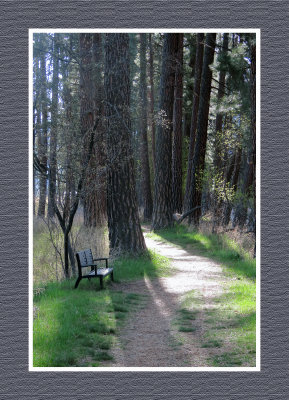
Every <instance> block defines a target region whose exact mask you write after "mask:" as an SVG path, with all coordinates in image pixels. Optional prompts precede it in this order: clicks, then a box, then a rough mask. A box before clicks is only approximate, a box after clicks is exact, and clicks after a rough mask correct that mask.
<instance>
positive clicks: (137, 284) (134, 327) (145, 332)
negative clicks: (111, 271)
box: [107, 237, 226, 367]
mask: <svg viewBox="0 0 289 400" xmlns="http://www.w3.org/2000/svg"><path fill="white" fill-rule="evenodd" d="M145 240H146V244H147V247H148V248H150V249H153V250H155V251H156V252H158V253H159V254H161V255H164V256H166V257H168V258H170V259H171V261H172V267H173V268H174V273H173V274H172V275H171V276H169V277H164V278H157V279H147V278H145V279H143V280H139V281H132V282H126V283H120V284H115V289H116V290H121V291H123V292H126V293H138V294H142V295H146V296H147V302H146V304H145V307H144V308H143V309H141V310H139V311H137V312H135V313H133V314H132V316H131V318H130V319H129V320H128V323H127V324H126V325H125V327H124V328H123V329H122V331H121V334H120V337H119V340H118V342H117V343H116V344H115V346H114V348H113V349H112V354H113V357H114V361H112V362H110V363H108V364H107V366H109V367H190V366H191V367H201V366H202V367H204V366H207V358H208V351H209V349H206V348H202V347H201V337H202V335H203V333H204V330H205V327H204V311H203V310H205V309H208V308H210V307H212V305H213V298H214V297H215V296H219V295H220V294H221V293H222V287H223V283H224V282H225V281H226V278H225V276H224V275H223V273H222V268H221V267H220V265H219V264H217V263H215V262H213V261H212V260H210V259H208V258H205V257H201V256H196V255H192V254H191V253H189V252H188V251H186V250H184V249H182V248H180V247H178V246H175V245H172V244H169V243H167V242H165V241H155V240H152V239H150V238H148V237H146V238H145ZM193 290H194V291H196V292H195V295H197V296H198V299H199V303H198V311H199V312H198V313H197V317H196V319H195V320H194V321H192V324H193V326H194V327H195V328H196V330H195V331H194V332H189V333H184V332H179V331H178V329H177V326H176V325H175V324H174V323H173V321H174V320H175V319H176V317H177V311H178V309H180V307H181V303H182V300H183V299H184V295H185V294H186V293H188V292H191V291H193Z"/></svg>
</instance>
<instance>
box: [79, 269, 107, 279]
mask: <svg viewBox="0 0 289 400" xmlns="http://www.w3.org/2000/svg"><path fill="white" fill-rule="evenodd" d="M112 271H113V268H97V274H96V275H95V271H91V272H90V273H89V274H87V275H82V278H86V277H89V278H92V277H97V276H107V275H109V274H111V273H112Z"/></svg>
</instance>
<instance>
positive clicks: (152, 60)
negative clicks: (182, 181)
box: [149, 33, 156, 172]
mask: <svg viewBox="0 0 289 400" xmlns="http://www.w3.org/2000/svg"><path fill="white" fill-rule="evenodd" d="M149 51H150V70H149V73H150V114H151V115H150V118H151V129H152V165H153V172H154V171H155V160H156V151H155V146H156V143H155V141H156V140H155V136H156V124H155V111H154V110H155V94H154V88H155V86H154V51H153V43H152V34H151V33H150V34H149Z"/></svg>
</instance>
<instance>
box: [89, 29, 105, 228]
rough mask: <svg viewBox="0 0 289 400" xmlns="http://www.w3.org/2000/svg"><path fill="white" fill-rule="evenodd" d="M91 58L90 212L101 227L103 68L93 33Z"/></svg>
mask: <svg viewBox="0 0 289 400" xmlns="http://www.w3.org/2000/svg"><path fill="white" fill-rule="evenodd" d="M92 46H93V47H92V56H93V67H94V75H93V82H94V95H93V97H94V120H96V119H98V118H99V123H98V127H97V132H96V135H95V146H94V154H93V157H92V160H91V162H92V163H93V164H94V165H93V169H94V173H93V176H94V179H95V183H94V184H95V196H92V198H91V202H92V204H91V205H90V210H91V211H92V210H93V215H92V216H91V217H92V218H91V219H92V221H91V222H92V224H93V225H94V226H103V225H105V224H106V223H107V198H106V181H107V171H106V138H105V123H104V117H105V115H104V104H103V96H104V87H103V78H102V66H103V46H102V35H101V34H100V33H94V34H93V35H92Z"/></svg>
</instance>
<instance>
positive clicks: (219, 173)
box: [213, 33, 231, 233]
mask: <svg viewBox="0 0 289 400" xmlns="http://www.w3.org/2000/svg"><path fill="white" fill-rule="evenodd" d="M228 37H229V35H228V33H224V35H223V40H222V50H221V52H220V55H221V56H222V57H223V56H224V55H226V53H227V52H228ZM225 81H226V70H225V69H224V68H223V67H222V60H220V72H219V88H218V94H217V107H218V108H219V107H220V104H221V101H222V99H223V97H224V95H225ZM222 132H223V113H222V112H221V111H220V110H218V112H217V115H216V134H215V149H214V150H215V152H214V167H215V176H216V177H223V175H224V170H222V169H223V158H222V142H223V135H222ZM213 200H214V210H213V214H214V215H213V233H214V232H215V226H216V225H219V224H220V220H221V215H222V213H221V208H222V200H219V199H218V198H217V193H216V191H214V194H213ZM230 212H231V211H230Z"/></svg>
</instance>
